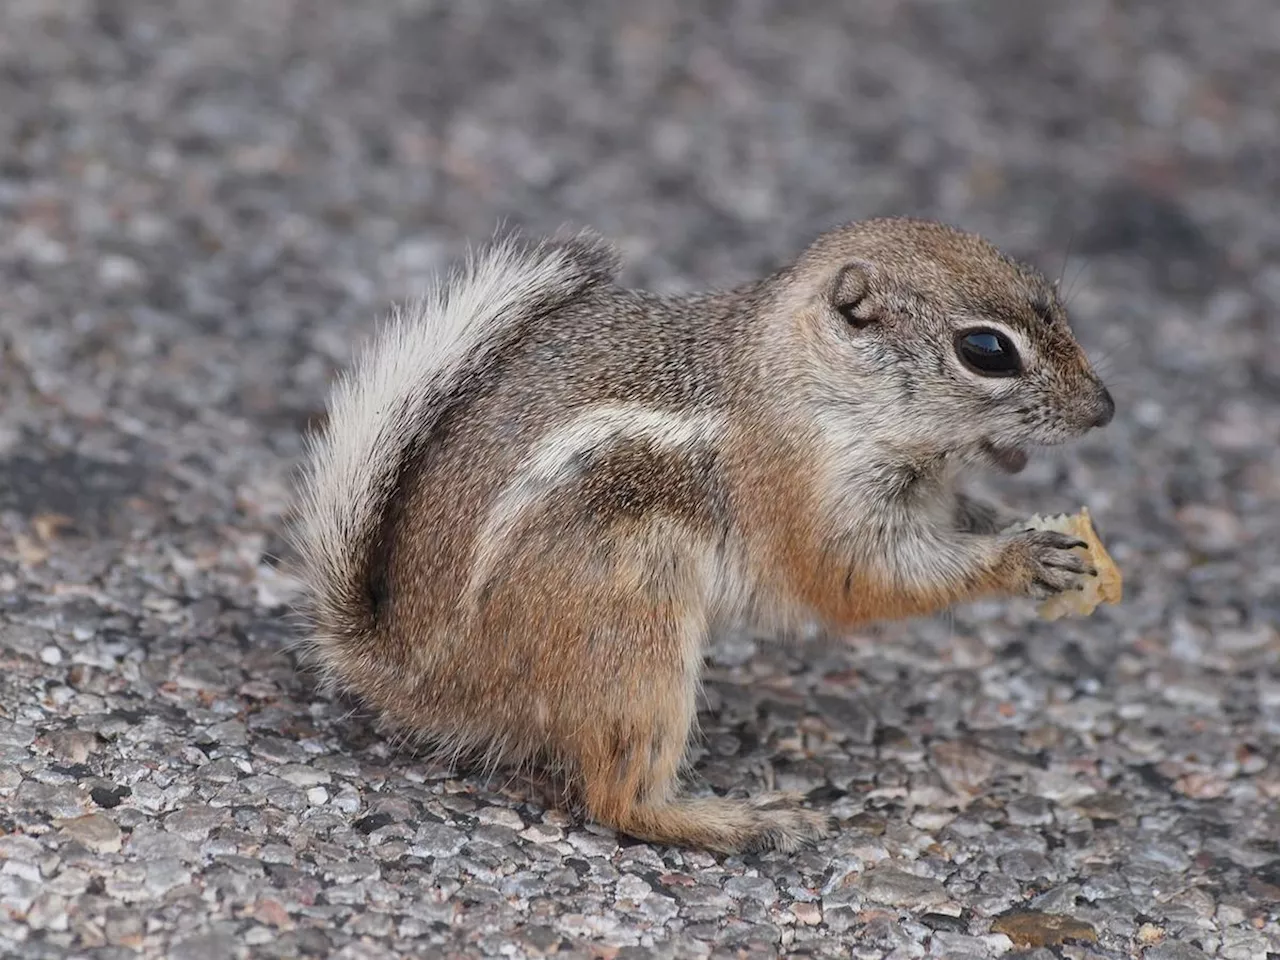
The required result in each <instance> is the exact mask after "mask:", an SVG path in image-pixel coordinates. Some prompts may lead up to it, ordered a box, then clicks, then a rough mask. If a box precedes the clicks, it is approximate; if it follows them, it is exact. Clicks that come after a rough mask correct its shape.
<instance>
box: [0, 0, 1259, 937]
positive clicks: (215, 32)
mask: <svg viewBox="0 0 1280 960" xmlns="http://www.w3.org/2000/svg"><path fill="white" fill-rule="evenodd" d="M1278 97H1280V8H1278V7H1277V6H1276V4H1275V3H1274V2H1273V0H1221V2H1216V3H1212V4H1205V3H1199V2H1192V0H1164V2H1154V0H1152V2H1139V0H1129V2H1124V0H1074V2H1072V3H1069V4H1068V3H1048V2H1037V0H974V2H960V0H954V2H944V0H932V2H931V0H911V2H909V0H865V2H856V3H855V2H848V3H840V2H814V3H803V4H802V3H787V2H783V0H744V2H739V3H728V2H718V0H700V2H685V3H674V2H668V0H647V2H639V0H632V2H630V3H624V2H614V0H597V2H575V0H546V2H515V0H511V2H482V0H466V2H463V0H456V2H453V3H444V2H423V0H378V2H372V0H371V2H364V3H343V2H338V0H307V2H302V0H220V2H214V0H166V2H161V0H155V2H152V0H133V2H125V0H116V2H112V0H6V2H5V3H4V4H3V5H0V346H2V348H3V352H2V353H0V953H3V954H4V955H5V956H14V957H20V958H37V957H39V958H44V957H73V956H74V957H94V958H116V957H132V956H137V955H139V954H141V955H143V956H147V957H175V958H180V960H202V958H210V960H218V958H224V957H245V956H249V955H253V956H264V957H270V956H282V957H294V956H337V957H347V958H381V957H396V956H406V955H414V956H485V955H490V956H491V955H506V956H513V957H525V956H544V955H550V954H556V955H562V956H573V957H604V958H621V957H642V956H657V957H663V956H689V957H695V956H697V957H701V956H709V955H710V956H717V957H719V956H723V957H731V956H732V957H740V956H749V957H767V956H778V955H786V956H806V955H807V956H833V957H834V956H849V955H851V954H852V955H853V956H857V957H889V956H891V957H894V958H901V957H918V956H925V955H930V956H947V957H961V958H963V957H975V958H985V957H994V956H998V955H1004V956H1026V957H1036V958H1037V960H1047V958H1050V957H1073V958H1077V957H1116V958H1120V957H1130V956H1137V955H1141V956H1145V957H1148V958H1150V960H1183V958H1194V957H1201V956H1206V955H1208V956H1221V957H1226V958H1233V960H1235V958H1239V960H1246V958H1249V960H1252V958H1259V960H1261V958H1264V957H1267V956H1269V955H1275V954H1280V924H1278V921H1277V910H1278V909H1280V908H1278V907H1277V904H1278V903H1280V813H1278V812H1277V807H1278V804H1280V757H1278V755H1277V735H1278V734H1280V665H1278V662H1277V661H1278V659H1280V637H1278V635H1277V622H1280V599H1278V597H1280V547H1278V546H1277V545H1278V544H1280V453H1278V450H1280V322H1278V321H1277V316H1278V311H1277V307H1278V306H1280V259H1278V258H1277V252H1278V251H1280V218H1278V217H1277V215H1276V213H1277V201H1278V199H1280V190H1278V186H1280V164H1277V161H1276V157H1277V156H1278V155H1280V114H1278V112H1277V108H1276V105H1277V98H1278ZM890 213H892V214H915V215H924V216H931V217H938V218H942V219H945V220H948V221H951V222H953V223H956V224H958V225H960V226H963V227H966V228H969V229H974V230H978V231H980V232H983V233H985V234H987V235H988V236H989V237H990V238H991V239H993V240H994V241H995V242H997V243H998V244H999V245H1001V246H1003V247H1004V248H1005V249H1007V250H1009V251H1010V252H1012V253H1015V254H1017V255H1019V256H1023V257H1026V258H1028V259H1030V260H1032V261H1033V262H1035V263H1037V264H1038V265H1039V266H1040V267H1041V268H1042V269H1044V270H1045V271H1046V272H1047V273H1049V274H1050V275H1054V276H1061V277H1062V278H1063V284H1064V289H1065V290H1066V291H1067V294H1068V301H1069V306H1070V309H1071V311H1072V315H1073V318H1074V323H1075V325H1076V327H1077V329H1078V330H1079V332H1080V335H1081V337H1082V339H1083V340H1084V341H1085V343H1086V344H1087V346H1089V348H1090V349H1091V351H1093V353H1094V354H1095V355H1096V356H1097V357H1098V358H1099V363H1100V366H1101V368H1102V369H1103V370H1104V371H1105V372H1106V374H1107V376H1108V377H1109V378H1110V381H1111V385H1112V388H1113V391H1114V393H1115V394H1116V397H1117V400H1118V402H1119V405H1120V410H1119V414H1118V416H1117V419H1116V421H1115V422H1114V424H1113V425H1112V426H1111V427H1110V428H1108V429H1107V430H1106V431H1105V432H1102V433H1099V434H1098V435H1096V436H1093V437H1090V438H1089V439H1088V440H1087V441H1085V442H1083V443H1081V444H1078V445H1076V446H1075V447H1073V448H1071V449H1069V450H1065V451H1058V452H1055V453H1053V454H1052V455H1050V454H1045V455H1043V456H1040V457H1038V458H1037V460H1036V461H1035V463H1034V464H1033V465H1032V467H1031V468H1029V469H1028V471H1027V473H1026V474H1024V475H1023V476H1021V477H1018V478H1016V479H1015V480H1012V481H1006V482H1003V483H1002V484H1000V486H1001V487H1002V489H1003V492H1004V494H1005V495H1007V496H1008V497H1009V498H1010V499H1012V500H1013V501H1014V502H1015V503H1016V504H1017V505H1019V506H1021V507H1023V508H1024V509H1026V510H1027V511H1028V512H1030V511H1033V510H1038V511H1046V510H1071V509H1075V508H1076V507H1078V506H1079V505H1081V504H1088V505H1089V506H1090V508H1091V509H1092V511H1093V512H1094V514H1095V516H1096V517H1097V519H1098V523H1099V526H1100V528H1101V530H1102V531H1103V533H1104V535H1105V537H1106V539H1107V541H1108V543H1109V545H1110V546H1111V547H1112V550H1113V553H1114V554H1115V556H1116V558H1117V560H1118V561H1119V562H1120V564H1121V566H1122V567H1123V568H1124V570H1125V572H1126V576H1127V584H1126V588H1127V591H1128V592H1127V595H1126V600H1125V603H1124V604H1123V605H1122V606H1121V607H1119V608H1116V609H1109V610H1106V611H1100V612H1099V613H1098V614H1097V615H1096V616H1095V617H1093V618H1091V619H1090V620H1088V621H1084V622H1066V623H1057V624H1051V625H1050V624H1043V623H1039V622H1037V621H1035V620H1034V617H1033V611H1032V610H1031V609H1030V607H1029V606H1028V605H1024V604H1018V603H996V604H987V605H982V606H975V607H972V608H966V609H964V610H960V611H957V612H956V613H955V615H954V616H949V617H943V618H937V619H935V620H930V621H920V622H914V623H907V624H893V625H887V626H885V627H882V628H879V629H876V630H868V631H866V632H865V633H863V634H860V635H858V636H855V637H849V638H843V639H842V640H840V641H838V642H836V641H829V642H824V643H822V644H809V645H803V644H794V643H793V644H786V645H779V644H774V643H757V642H756V641H755V640H753V639H752V638H737V639H734V640H733V641H732V642H730V643H727V644H725V645H723V646H722V647H721V648H717V649H716V650H715V651H713V652H712V663H711V670H710V681H709V683H708V689H707V702H706V710H705V712H704V715H703V722H704V728H705V737H704V741H703V743H702V745H701V746H700V748H699V751H698V752H697V754H696V761H697V762H696V770H695V775H694V778H693V788H694V789H696V790H719V791H733V790H750V791H758V790H761V789H764V788H767V787H772V786H779V787H784V788H790V789H799V790H804V791H807V792H809V793H810V795H811V796H812V798H813V802H814V803H815V804H817V805H822V806H825V807H826V808H828V809H830V810H831V811H832V812H833V814H834V815H836V816H838V817H839V818H840V820H841V823H842V829H841V831H840V833H839V834H838V835H837V836H835V837H833V838H831V839H830V840H829V841H826V842H824V843H823V844H821V845H820V846H818V847H817V848H815V849H813V850H810V851H806V852H804V853H802V854H799V855H795V856H790V857H784V856H778V855H769V856H765V857H747V858H718V857H712V856H709V855H706V854H702V853H697V852H690V851H679V850H670V849H665V848H651V847H649V846H646V845H643V844H636V843H633V842H631V841H629V840H627V839H626V838H618V837H616V836H614V835H613V834H612V833H610V832H609V831H604V830H600V829H598V828H594V827H584V826H583V825H582V824H580V823H579V822H577V821H575V820H573V819H572V818H570V817H567V816H565V815H563V814H561V813H557V812H555V811H554V810H549V809H548V808H547V807H546V806H545V805H544V804H543V802H542V799H541V798H540V797H539V795H538V794H537V793H536V792H531V791H530V790H529V789H528V788H527V787H526V786H525V785H523V784H522V783H519V782H514V783H513V782H507V781H505V780H503V779H502V778H496V779H491V780H487V781H486V780H484V779H482V778H476V777H469V776H462V775H458V774H456V772H454V771H450V770H448V769H447V768H444V767H441V766H438V765H435V764H433V763H431V762H429V761H428V760H426V759H424V758H420V757H416V756H414V755H413V754H412V753H411V752H410V751H408V750H406V749H400V748H398V747H397V746H396V745H395V744H394V743H392V742H390V741H389V740H388V739H387V738H386V737H385V736H384V735H382V734H381V733H380V732H379V731H378V730H377V729H376V728H375V726H374V725H373V724H372V723H371V722H370V720H369V718H368V717H367V716H365V715H364V714H363V713H362V712H361V711H359V710H358V709H356V707H355V705H353V704H350V703H345V702H340V701H335V700H334V699H333V698H332V697H330V696H328V695H326V694H324V693H322V692H319V691H317V690H316V689H315V687H314V685H313V683H312V682H311V681H310V680H309V679H308V678H307V677H306V676H304V675H301V674H299V672H298V671H297V670H296V669H295V662H294V659H293V657H292V655H291V654H290V652H289V651H288V649H287V645H288V643H289V641H290V640H291V639H292V638H293V637H294V635H295V634H294V626H293V625H292V624H291V622H290V621H289V619H288V616H287V614H288V605H289V602H290V597H291V585H290V582H289V581H288V579H287V578H286V577H285V576H283V575H282V574H281V573H280V571H279V570H278V568H277V566H276V563H275V560H274V559H273V558H274V556H275V555H276V554H277V553H279V552H280V551H281V550H282V549H283V547H282V541H281V538H280V524H281V519H282V515H283V512H284V510H285V509H286V507H287V504H288V496H289V482H290V476H291V470H292V469H293V466H294V464H295V462H296V458H297V456H298V454H299V452H300V449H301V447H300V435H301V430H302V428H303V427H304V426H305V424H306V423H307V422H308V421H309V420H310V419H311V418H313V417H314V416H316V415H317V414H318V413H319V412H320V411H321V410H322V407H323V402H324V397H325V392H326V390H327V386H328V384H329V382H330V379H331V377H332V376H333V374H334V372H335V370H337V369H338V368H339V367H341V366H342V365H343V364H345V363H346V362H347V360H348V359H349V357H350V354H351V350H352V349H353V347H354V345H355V344H356V343H357V342H358V341H359V340H360V339H361V338H363V337H364V336H365V335H367V334H368V333H370V332H371V331H372V329H373V326H374V324H375V322H376V320H377V319H378V318H379V317H380V316H381V315H382V314H383V313H384V312H385V310H386V309H387V307H388V306H389V304H391V303H392V302H394V301H396V300H398V299H402V298H405V297H409V296H412V295H414V294H415V293H417V292H419V291H420V290H421V289H422V288H423V287H424V285H425V284H427V283H429V282H430V281H431V280H432V279H433V278H434V276H435V275H436V273H437V271H439V270H441V269H443V268H446V267H447V266H448V265H449V264H450V263H451V262H452V261H453V260H454V259H455V258H456V257H458V256H459V255H460V254H461V253H462V252H463V250H464V249H465V246H466V244H467V243H469V242H471V243H474V242H480V241H483V240H484V239H485V238H487V237H489V236H491V235H492V234H493V232H494V230H495V229H497V228H498V227H499V225H505V226H507V227H519V228H521V229H524V230H527V231H531V232H543V231H550V230H554V229H556V228H558V227H560V226H561V225H563V224H575V225H584V224H585V225H590V226H593V227H595V228H597V229H598V230H600V231H602V232H604V233H606V234H607V235H609V236H610V237H612V238H613V239H615V240H616V241H617V242H618V243H619V244H620V245H621V246H622V248H623V250H624V251H625V253H626V255H627V259H628V266H627V270H626V280H627V281H628V282H631V283H636V284H643V285H646V286H651V287H654V288H657V289H662V290H687V289H695V288H701V287H707V286H724V285H727V284H731V283H734V282H737V281H740V280H744V279H747V278H750V277H753V276H755V275H757V274H758V273H759V272H760V271H763V270H766V269H769V268H771V267H773V266H776V265H777V264H778V263H780V262H781V261H783V260H785V259H786V258H788V257H790V256H791V255H793V254H794V253H796V252H797V251H798V250H799V249H800V248H801V247H803V246H804V245H805V244H806V243H807V242H808V241H809V240H810V239H811V238H812V237H813V236H814V235H815V234H816V233H817V232H818V231H820V230H822V229H825V228H827V227H829V226H832V225H834V224H836V223H839V222H841V221H845V220H850V219H856V218H860V217H865V216H869V215H873V214H890ZM1063 918H1067V919H1063Z"/></svg>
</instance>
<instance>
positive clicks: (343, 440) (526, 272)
mask: <svg viewBox="0 0 1280 960" xmlns="http://www.w3.org/2000/svg"><path fill="white" fill-rule="evenodd" d="M616 272H617V258H616V254H615V252H614V251H613V249H612V248H611V247H609V246H608V245H606V244H605V243H604V242H603V241H602V240H600V239H599V238H597V237H595V236H594V235H593V234H579V235H577V236H575V237H572V238H570V239H562V240H553V241H548V242H544V243H542V244H539V245H536V246H530V245H525V244H522V243H519V242H518V241H516V240H514V239H507V240H503V241H500V242H497V243H495V244H494V245H492V246H490V247H489V248H487V249H486V250H484V251H482V252H480V253H478V254H476V253H473V254H471V255H469V256H468V257H467V259H466V261H465V263H464V264H463V265H462V266H461V267H460V268H459V269H458V270H456V271H455V272H453V273H452V274H451V275H450V276H449V277H448V279H447V280H445V281H444V282H442V283H440V284H438V285H437V286H436V287H435V288H434V289H433V290H432V291H431V292H430V293H429V294H428V295H427V296H426V297H424V298H423V299H422V300H421V301H419V302H417V303H416V304H414V305H413V306H411V307H409V308H407V309H403V310H397V311H396V312H395V313H394V314H393V316H392V317H391V320H390V322H389V323H388V325H387V326H386V327H385V328H384V329H383V330H382V331H381V333H380V334H379V335H378V336H377V337H376V338H375V339H374V341H373V342H372V343H371V344H370V345H369V346H367V347H366V348H365V349H364V351H363V352H362V353H361V354H360V356H359V357H358V358H357V360H356V362H355V364H354V365H353V366H352V368H351V369H350V371H349V372H347V373H346V374H345V375H344V376H342V377H341V378H340V379H339V380H338V382H337V383H336V384H335V387H334V389H333V393H332V395H331V397H330V401H329V417H328V422H327V423H326V425H325V426H324V427H323V428H322V429H321V430H320V431H319V432H318V433H316V434H313V435H311V436H310V437H308V439H307V456H306V460H305V463H304V466H303V473H302V477H301V482H300V485H299V491H298V499H297V504H296V520H295V523H294V525H293V529H292V531H291V539H292V542H293V546H294V548H295V550H296V552H297V555H298V558H299V562H300V569H299V571H298V572H299V575H300V577H301V579H302V581H303V586H304V588H305V593H306V599H305V602H304V608H305V613H306V615H307V617H308V619H309V620H310V626H311V636H310V638H309V640H310V642H311V643H312V644H314V645H317V646H319V647H320V648H322V650H323V648H327V647H328V648H331V647H332V646H333V645H338V646H346V647H348V648H350V647H349V645H351V644H355V643H358V642H359V641H360V640H361V639H362V638H364V637H367V636H368V634H369V632H370V631H371V630H372V629H373V628H374V626H375V613H376V610H375V605H374V602H373V598H372V595H371V593H370V586H369V563H370V558H371V554H372V551H373V549H374V547H375V546H376V540H377V537H378V534H379V530H380V527H381V524H382V519H383V516H384V514H385V512H386V510H387V507H388V504H389V503H390V502H391V500H392V498H393V497H394V496H395V494H396V491H397V487H398V486H399V484H400V479H401V472H402V468H403V467H404V465H405V462H406V460H407V458H408V456H409V454H410V453H411V452H412V450H413V449H414V448H415V446H416V445H418V444H421V443H423V442H426V441H427V440H429V439H430V436H431V433H432V432H433V430H434V429H435V428H436V426H437V424H438V423H439V421H440V418H441V416H442V415H443V413H444V412H445V407H444V402H445V401H446V399H447V397H448V396H449V394H450V391H451V388H452V387H453V386H455V385H456V384H457V383H459V382H460V381H463V380H465V379H469V378H470V377H472V376H475V375H476V374H478V373H481V372H482V371H483V370H484V368H485V367H486V365H487V364H488V363H490V362H491V361H492V359H493V357H494V356H495V354H496V353H497V352H498V351H499V350H500V349H501V348H502V346H503V345H504V344H507V343H510V342H512V341H514V340H515V339H517V338H519V337H520V335H521V333H522V331H523V330H524V329H525V328H526V327H527V326H528V325H529V324H530V322H532V321H535V320H536V319H537V318H539V317H541V316H544V315H546V314H547V313H548V312H550V311H553V310H555V309H557V308H559V307H562V306H564V305H565V304H566V303H569V302H571V301H573V300H574V299H577V298H580V297H581V296H583V295H584V294H585V293H586V292H587V291H588V290H590V289H591V288H593V287H596V286H599V285H602V284H607V283H611V282H612V281H613V279H614V277H615V275H616ZM325 659H327V658H325Z"/></svg>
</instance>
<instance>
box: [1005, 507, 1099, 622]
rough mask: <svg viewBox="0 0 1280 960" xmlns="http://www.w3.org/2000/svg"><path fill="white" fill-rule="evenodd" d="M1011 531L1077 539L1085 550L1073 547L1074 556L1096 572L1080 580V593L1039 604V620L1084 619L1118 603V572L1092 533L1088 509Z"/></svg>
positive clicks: (1037, 520) (1039, 518) (1030, 522)
mask: <svg viewBox="0 0 1280 960" xmlns="http://www.w3.org/2000/svg"><path fill="white" fill-rule="evenodd" d="M1009 529H1010V530H1011V531H1012V530H1057V531H1058V532H1059V533H1066V534H1070V535H1071V536H1073V537H1079V538H1080V539H1081V540H1083V541H1084V542H1085V543H1087V544H1088V546H1087V547H1077V548H1076V552H1077V553H1079V554H1081V555H1082V556H1087V557H1088V558H1089V562H1090V563H1092V564H1093V565H1094V567H1096V568H1097V570H1098V575H1097V576H1096V577H1085V578H1084V589H1083V590H1069V591H1067V592H1066V593H1060V594H1058V595H1057V596H1055V597H1050V598H1049V599H1048V600H1046V601H1044V603H1042V604H1040V609H1039V613H1040V616H1041V618H1042V619H1045V620H1057V619H1058V618H1059V617H1068V616H1071V617H1087V616H1089V614H1091V613H1093V611H1094V610H1096V609H1097V608H1098V606H1099V604H1103V603H1112V604H1115V603H1119V602H1120V596H1121V594H1122V592H1123V591H1122V579H1121V576H1120V568H1119V567H1117V566H1116V562H1115V561H1114V560H1112V559H1111V554H1109V553H1107V548H1106V547H1104V546H1103V545H1102V541H1101V540H1099V539H1098V534H1097V532H1096V531H1095V530H1094V529H1093V521H1092V520H1091V519H1090V517H1089V508H1088V507H1083V508H1081V510H1080V512H1079V513H1073V514H1065V513H1062V514H1059V515H1058V516H1056V517H1042V516H1040V515H1038V514H1037V515H1036V516H1034V517H1031V518H1030V519H1028V520H1024V521H1022V522H1020V523H1017V524H1015V525H1014V526H1012V527H1010V528H1009Z"/></svg>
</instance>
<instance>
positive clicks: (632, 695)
mask: <svg viewBox="0 0 1280 960" xmlns="http://www.w3.org/2000/svg"><path fill="white" fill-rule="evenodd" d="M663 613H664V612H663V611H656V610H645V609H643V608H641V607H637V608H636V609H634V611H633V613H632V616H630V617H628V618H627V621H629V622H627V621H622V622H617V621H615V623H614V624H613V625H612V629H610V630H609V635H611V636H614V637H617V638H618V639H619V641H620V642H622V643H624V644H625V645H626V648H627V649H628V650H629V651H630V653H631V655H632V656H633V657H634V658H635V659H634V662H633V665H632V670H624V671H622V676H620V677H619V680H620V681H622V682H621V683H620V685H619V686H620V689H619V690H618V691H617V696H616V699H612V702H611V703H610V704H608V705H605V704H601V707H602V712H601V717H600V722H599V723H597V724H595V725H594V726H593V727H592V728H591V729H589V730H587V731H584V735H583V736H582V738H581V739H580V740H579V741H578V742H577V743H575V744H572V745H571V747H572V749H573V750H574V752H575V753H576V756H575V757H574V759H573V763H572V764H571V766H572V768H573V769H574V770H575V773H576V777H575V779H576V780H577V781H578V782H577V784H576V786H577V787H578V792H579V793H580V795H581V798H582V800H583V802H584V804H585V806H586V809H587V812H588V813H589V814H590V816H591V817H592V818H593V819H594V820H596V821H598V822H600V823H602V824H605V825H606V826H611V827H613V828H615V829H617V830H619V831H620V832H622V833H625V834H628V835H630V836H633V837H635V838H637V839H639V840H647V841H650V842H655V843H669V844H677V845H683V846H692V847H702V848H706V849H709V850H715V851H719V852H722V853H742V852H747V851H759V850H769V849H776V850H782V851H790V850H795V849H796V848H798V847H800V846H801V845H802V844H804V843H806V842H808V841H812V840H816V839H819V838H821V837H823V836H825V835H826V834H827V833H828V832H829V830H830V818H829V817H827V816H825V815H823V814H820V813H817V812H814V811H811V810H805V809H804V808H802V807H801V806H800V796H799V795H792V794H778V793H771V794H764V795H761V796H758V797H755V798H752V799H749V800H729V799H723V798H720V797H708V798H693V797H682V796H680V795H679V793H678V775H679V770H680V767H681V763H682V761H683V758H684V755H685V750H686V747H687V743H688V738H689V733H690V730H691V728H692V726H693V719H694V700H695V686H696V671H697V670H698V669H699V668H700V667H701V658H702V654H701V644H700V639H701V638H698V642H689V639H692V638H687V639H682V638H680V637H678V635H673V634H670V633H668V635H667V636H665V637H662V636H657V635H655V634H656V633H657V632H658V631H671V630H673V629H674V628H675V627H676V624H675V622H673V620H672V618H670V617H669V616H664V615H663ZM663 648H665V649H671V650H681V651H683V654H682V659H681V660H679V661H667V660H658V661H656V662H655V660H652V659H649V658H648V657H646V656H645V654H644V652H645V651H651V650H654V649H663ZM690 661H692V662H690ZM627 674H630V678H631V680H630V682H627V680H626V675H627Z"/></svg>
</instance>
